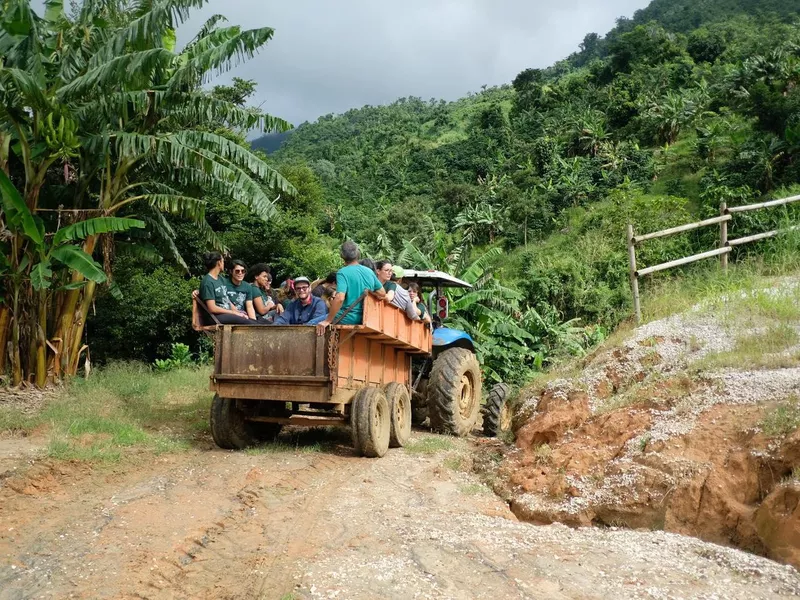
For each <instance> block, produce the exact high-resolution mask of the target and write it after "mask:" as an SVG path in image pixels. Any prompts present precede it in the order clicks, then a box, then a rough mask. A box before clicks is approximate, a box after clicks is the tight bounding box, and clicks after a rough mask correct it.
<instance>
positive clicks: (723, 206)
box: [719, 202, 728, 273]
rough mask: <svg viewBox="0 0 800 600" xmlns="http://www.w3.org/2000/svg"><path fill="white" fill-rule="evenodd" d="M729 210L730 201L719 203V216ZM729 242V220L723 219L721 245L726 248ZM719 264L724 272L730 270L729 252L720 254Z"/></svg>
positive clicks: (720, 227)
mask: <svg viewBox="0 0 800 600" xmlns="http://www.w3.org/2000/svg"><path fill="white" fill-rule="evenodd" d="M727 210H728V203H727V202H722V203H720V205H719V216H720V217H724V216H725V213H726V212H727ZM727 244H728V222H727V221H722V222H721V223H720V224H719V247H720V248H724V247H725V246H726V245H727ZM719 264H720V266H721V267H722V272H723V273H727V272H728V254H727V253H725V254H720V255H719Z"/></svg>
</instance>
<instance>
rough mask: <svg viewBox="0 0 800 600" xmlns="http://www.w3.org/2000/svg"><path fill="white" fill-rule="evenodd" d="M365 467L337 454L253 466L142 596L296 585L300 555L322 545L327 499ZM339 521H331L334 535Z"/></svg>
mask: <svg viewBox="0 0 800 600" xmlns="http://www.w3.org/2000/svg"><path fill="white" fill-rule="evenodd" d="M362 469H363V461H362V459H358V458H356V457H354V456H340V455H336V454H320V455H314V456H313V457H312V458H311V459H310V462H309V463H308V464H305V465H302V466H300V467H299V468H297V469H291V470H281V469H278V470H269V471H267V472H264V471H262V470H261V469H260V468H259V467H253V468H251V469H250V470H249V471H248V472H247V474H246V475H245V480H246V484H245V485H243V486H242V487H241V488H239V489H234V490H231V491H230V494H231V497H232V498H234V499H235V506H234V508H233V509H232V510H230V511H229V512H228V513H227V514H226V515H225V516H224V517H223V518H221V519H220V520H218V521H216V522H214V523H213V524H211V525H209V526H208V527H206V528H205V529H204V530H203V531H202V532H201V533H200V534H199V535H195V536H192V537H189V538H187V539H185V540H184V541H183V543H181V544H180V545H179V547H178V548H177V549H176V551H175V552H174V553H173V554H172V555H171V556H169V557H165V558H162V559H160V560H158V564H157V565H158V566H157V568H156V569H154V570H153V571H152V576H151V577H150V579H149V581H148V582H147V585H146V590H142V591H141V592H139V593H138V594H137V595H136V596H135V597H139V598H147V599H152V600H162V599H167V598H209V599H211V598H215V599H216V598H220V599H228V598H230V599H236V600H241V599H248V600H249V599H253V600H256V599H261V598H275V597H281V596H282V595H283V594H285V593H288V592H290V591H291V590H292V589H293V580H292V579H293V571H294V568H293V567H294V565H295V563H296V561H297V559H298V558H307V557H309V556H310V555H311V554H313V552H314V551H315V550H316V549H317V548H318V545H317V544H315V543H314V542H313V539H314V537H315V531H317V530H321V529H322V528H321V527H317V524H318V522H319V519H320V518H323V515H324V509H325V507H326V505H327V504H328V503H329V502H330V500H331V497H332V496H333V494H334V493H335V492H336V491H337V490H338V489H339V487H340V485H341V484H342V483H343V482H346V481H348V480H349V479H351V478H352V477H353V475H354V474H355V473H357V472H359V471H360V470H362ZM332 526H335V524H332V523H330V522H326V523H325V527H324V529H325V534H326V539H327V540H330V537H331V536H330V534H331V533H332V532H331V529H332ZM341 530H342V531H343V530H344V529H343V528H341Z"/></svg>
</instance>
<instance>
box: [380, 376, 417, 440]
mask: <svg viewBox="0 0 800 600" xmlns="http://www.w3.org/2000/svg"><path fill="white" fill-rule="evenodd" d="M383 393H384V395H385V396H386V400H387V401H388V403H389V415H390V418H389V421H390V424H391V428H390V432H389V447H390V448H402V447H403V446H405V444H406V442H408V438H410V437H411V396H410V395H409V394H408V387H406V386H404V385H403V384H402V383H396V382H392V383H388V384H386V386H385V387H384V388H383Z"/></svg>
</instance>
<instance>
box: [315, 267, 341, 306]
mask: <svg viewBox="0 0 800 600" xmlns="http://www.w3.org/2000/svg"><path fill="white" fill-rule="evenodd" d="M311 293H312V294H314V295H315V296H316V297H317V298H322V299H323V300H325V299H330V298H331V297H332V296H333V295H334V294H335V293H336V271H332V272H330V273H328V276H327V277H326V278H325V279H324V281H320V282H319V285H315V286H313V287H312V288H311Z"/></svg>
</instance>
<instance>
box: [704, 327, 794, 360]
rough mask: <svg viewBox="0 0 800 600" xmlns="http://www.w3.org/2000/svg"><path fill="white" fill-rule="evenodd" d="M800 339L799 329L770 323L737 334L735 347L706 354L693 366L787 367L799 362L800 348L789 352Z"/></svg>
mask: <svg viewBox="0 0 800 600" xmlns="http://www.w3.org/2000/svg"><path fill="white" fill-rule="evenodd" d="M798 342H800V335H798V333H797V331H796V330H795V329H794V328H793V327H791V326H789V325H785V324H778V325H771V326H769V327H767V328H766V329H764V330H762V331H757V332H753V333H748V334H745V335H741V336H739V337H737V338H736V344H735V345H734V347H733V349H732V350H728V351H726V352H715V353H712V354H708V355H706V356H704V357H703V358H702V359H700V360H699V361H697V362H696V363H694V364H693V365H692V366H693V368H695V369H699V370H713V369H723V368H726V367H737V368H746V369H786V368H790V367H796V366H798V365H800V350H797V349H795V350H794V351H791V352H788V353H787V350H790V349H792V348H794V347H795V346H797V344H798Z"/></svg>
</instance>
